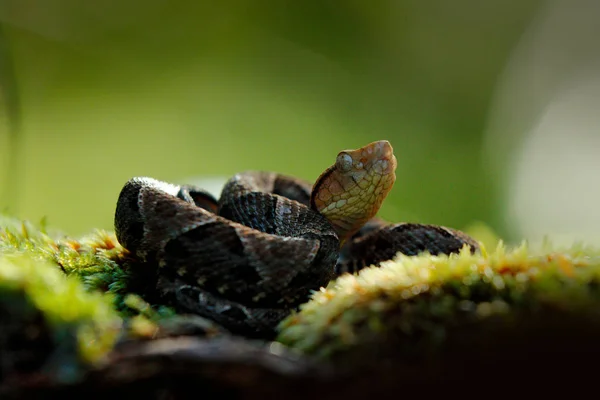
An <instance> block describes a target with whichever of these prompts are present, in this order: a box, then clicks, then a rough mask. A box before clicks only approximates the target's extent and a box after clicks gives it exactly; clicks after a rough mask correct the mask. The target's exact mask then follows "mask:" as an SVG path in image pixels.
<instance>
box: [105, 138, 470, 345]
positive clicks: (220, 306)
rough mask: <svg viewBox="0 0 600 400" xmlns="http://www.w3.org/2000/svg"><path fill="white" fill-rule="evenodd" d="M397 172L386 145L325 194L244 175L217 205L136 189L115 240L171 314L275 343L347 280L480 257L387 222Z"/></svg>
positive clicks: (341, 159) (263, 175)
mask: <svg viewBox="0 0 600 400" xmlns="http://www.w3.org/2000/svg"><path fill="white" fill-rule="evenodd" d="M396 167H397V159H396V157H395V155H394V151H393V148H392V146H391V144H390V142H389V141H387V140H379V141H375V142H372V143H369V144H367V145H365V146H363V147H360V148H358V149H354V150H343V151H341V152H339V153H338V155H337V157H336V160H335V163H334V164H333V165H332V166H330V167H329V168H327V169H325V170H324V172H323V173H322V174H321V175H320V176H319V177H318V178H317V180H316V181H315V182H314V184H311V183H310V182H308V181H305V180H303V179H300V178H296V177H293V176H288V175H284V174H279V173H276V172H269V171H245V172H241V173H238V174H235V175H234V176H233V177H232V178H230V179H229V180H228V181H227V182H226V183H225V185H224V187H223V189H222V192H221V195H220V197H219V198H218V199H217V198H215V197H214V196H213V195H211V194H210V193H209V192H207V191H205V190H203V189H202V188H199V187H196V186H193V185H175V184H171V183H167V182H163V181H159V180H156V179H153V178H150V177H135V178H132V179H130V180H129V181H127V182H126V184H125V185H124V186H123V188H122V190H121V192H120V194H119V198H118V201H117V206H116V211H115V220H114V224H115V233H116V236H117V239H118V241H119V242H120V244H121V245H122V246H123V247H124V248H125V249H126V250H127V251H129V252H130V253H131V254H132V256H133V258H134V259H135V260H137V261H139V263H140V264H142V265H143V266H144V267H143V268H144V270H145V271H146V273H147V275H148V276H149V277H150V279H151V282H152V284H151V285H150V286H151V287H152V289H153V290H154V292H155V293H156V296H158V298H159V299H160V301H161V302H163V303H165V304H167V305H169V306H172V307H174V308H175V309H176V311H177V312H180V313H184V314H195V315H199V316H202V317H205V318H208V319H210V320H212V321H214V322H216V323H217V324H220V325H221V326H223V327H224V328H226V329H228V330H229V331H231V332H234V333H237V334H241V335H245V336H248V337H269V335H273V332H275V330H276V327H277V325H278V324H279V322H281V321H282V320H283V319H284V318H285V317H287V316H288V315H289V314H290V313H291V312H292V311H294V310H297V309H298V308H299V306H300V305H301V304H302V303H305V302H306V301H308V299H309V298H310V295H311V293H313V292H314V291H317V290H319V289H320V288H322V287H325V286H326V285H327V284H328V283H329V282H330V281H332V280H334V279H335V278H336V277H338V276H340V275H341V274H345V273H356V272H358V271H360V270H361V269H363V268H366V267H369V266H373V267H377V266H379V265H380V264H381V263H382V262H383V261H387V260H391V259H393V258H394V256H395V255H396V254H397V253H402V254H405V255H409V256H410V255H417V254H420V253H423V252H429V253H430V254H432V255H437V254H452V253H457V252H459V251H460V250H461V249H462V248H463V247H465V246H466V247H468V248H470V251H471V252H475V251H478V250H479V244H478V242H477V241H476V240H475V239H473V238H471V237H470V236H468V235H467V234H465V233H463V232H461V231H458V230H455V229H452V228H447V227H443V226H438V225H428V224H420V223H408V222H406V223H389V222H386V221H384V220H382V219H380V218H378V217H376V214H377V212H378V211H379V209H380V207H381V205H382V202H383V201H384V199H385V198H386V196H387V195H388V193H389V192H390V191H391V189H392V187H393V185H394V182H395V180H396V175H395V170H396Z"/></svg>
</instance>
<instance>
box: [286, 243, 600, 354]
mask: <svg viewBox="0 0 600 400" xmlns="http://www.w3.org/2000/svg"><path fill="white" fill-rule="evenodd" d="M598 283H600V252H599V251H598V250H596V249H591V248H585V247H583V246H573V247H572V248H570V249H566V250H562V251H558V250H552V249H551V248H550V247H549V246H546V247H545V248H544V249H542V250H539V251H533V250H530V249H528V247H527V246H526V245H523V246H520V247H518V248H515V249H511V250H507V249H506V248H505V247H504V246H503V245H502V244H500V245H499V246H498V247H497V248H496V249H495V251H493V252H491V253H489V254H488V253H487V252H486V251H485V249H483V251H482V253H481V254H471V253H470V252H469V251H467V250H464V251H462V252H461V253H460V254H456V255H450V256H431V255H428V254H423V255H421V256H418V257H407V256H403V255H399V256H398V257H397V258H396V259H395V260H394V261H390V262H386V263H384V264H383V265H382V266H381V267H380V268H367V269H364V270H362V271H360V272H359V273H358V274H356V275H350V274H346V275H344V276H341V277H339V278H338V279H337V280H335V281H333V282H331V283H330V285H329V286H328V287H327V288H326V289H322V290H321V291H319V292H316V293H314V295H313V296H312V299H311V300H310V301H309V302H308V303H306V304H304V305H303V306H302V307H301V311H300V312H298V313H294V314H292V315H291V316H290V317H288V318H287V319H286V320H284V321H283V322H282V323H281V325H280V327H279V328H280V334H279V337H278V340H279V341H281V342H283V343H285V344H287V345H289V346H291V347H293V348H296V349H298V350H300V351H302V352H306V353H311V354H315V355H317V356H321V357H325V356H329V355H331V354H333V353H336V352H339V351H343V350H344V349H348V348H351V347H353V346H355V345H357V344H360V343H362V342H364V341H365V340H366V338H372V337H374V336H377V335H379V334H385V333H386V332H387V331H388V330H389V329H391V327H392V326H393V329H395V330H396V332H398V331H399V332H401V333H402V335H403V336H404V337H406V338H407V346H408V347H407V348H411V346H412V348H416V347H417V345H418V346H422V348H426V349H434V348H436V347H438V346H443V343H444V340H445V338H446V333H447V331H448V329H449V328H451V327H456V326H460V325H461V324H463V325H466V324H467V323H471V322H481V321H485V320H486V319H487V318H490V317H492V316H498V315H510V314H511V313H513V312H515V311H519V310H524V309H527V310H529V311H532V312H535V310H536V308H538V307H552V308H554V309H557V310H562V311H568V312H573V313H580V314H581V313H584V314H585V313H587V314H589V315H591V316H596V317H597V312H596V310H597V309H599V306H600V289H599V286H600V285H598Z"/></svg>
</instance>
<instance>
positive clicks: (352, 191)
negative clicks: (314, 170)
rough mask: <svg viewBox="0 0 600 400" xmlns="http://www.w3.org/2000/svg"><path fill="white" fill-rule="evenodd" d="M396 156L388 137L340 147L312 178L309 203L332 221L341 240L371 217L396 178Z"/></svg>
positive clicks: (350, 234) (377, 209) (344, 239)
mask: <svg viewBox="0 0 600 400" xmlns="http://www.w3.org/2000/svg"><path fill="white" fill-rule="evenodd" d="M395 171H396V157H395V156H394V150H393V149H392V145H391V144H390V142H388V141H387V140H379V141H377V142H373V143H369V144H368V145H366V146H364V147H361V148H359V149H356V150H344V151H341V152H340V153H339V154H338V155H337V158H336V161H335V164H334V165H332V166H331V167H329V168H327V170H325V172H323V173H322V174H321V176H319V178H318V179H317V181H316V182H315V184H314V186H313V190H312V194H311V199H310V203H311V206H312V208H313V209H314V210H317V211H318V212H320V213H321V214H323V215H324V216H325V217H326V218H327V219H328V220H329V222H330V223H331V224H332V225H333V227H334V229H335V231H336V232H337V234H338V237H339V239H340V242H341V243H342V244H343V243H344V242H345V241H346V239H348V238H349V237H350V236H352V235H353V234H354V233H355V232H356V231H358V230H359V229H360V228H361V227H362V226H363V225H364V224H365V223H366V222H367V221H368V220H370V219H371V218H373V217H374V216H375V214H377V211H379V207H381V203H382V202H383V200H384V199H385V197H386V196H387V194H388V193H389V192H390V190H391V189H392V186H393V185H394V181H395V180H396V174H395Z"/></svg>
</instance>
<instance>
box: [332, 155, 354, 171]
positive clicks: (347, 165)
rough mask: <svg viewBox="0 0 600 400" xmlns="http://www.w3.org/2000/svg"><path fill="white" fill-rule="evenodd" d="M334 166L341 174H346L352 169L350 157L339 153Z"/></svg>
mask: <svg viewBox="0 0 600 400" xmlns="http://www.w3.org/2000/svg"><path fill="white" fill-rule="evenodd" d="M335 164H336V165H337V166H338V168H339V169H340V170H341V171H342V172H348V171H350V170H351V169H352V157H350V154H348V153H340V154H338V156H337V160H336V161H335Z"/></svg>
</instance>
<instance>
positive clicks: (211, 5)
mask: <svg viewBox="0 0 600 400" xmlns="http://www.w3.org/2000/svg"><path fill="white" fill-rule="evenodd" d="M539 3H540V2H538V1H531V0H488V1H484V2H482V1H480V0H463V1H444V0H435V1H419V0H389V1H374V2H366V1H356V0H354V1H345V2H341V1H340V2H336V1H291V0H284V1H278V2H275V1H242V0H237V1H231V2H226V3H218V2H202V1H179V2H167V1H164V0H145V1H140V0H120V1H115V0H104V1H96V2H92V1H81V0H3V1H2V2H1V3H0V17H1V20H0V23H1V24H2V32H3V37H2V46H3V47H2V48H3V49H5V50H6V51H4V54H2V60H3V62H2V69H0V72H1V73H2V76H1V77H0V79H1V82H2V87H3V90H4V92H3V93H4V96H3V99H4V100H5V101H4V103H3V106H4V107H3V112H4V111H7V110H8V106H10V104H12V102H14V100H15V99H16V98H17V96H18V100H19V104H20V114H21V115H20V120H21V126H20V129H19V131H18V138H17V142H13V143H12V145H10V130H9V126H10V125H9V123H8V116H9V115H11V113H10V112H4V117H5V118H4V121H3V124H2V127H1V128H0V129H2V130H1V131H0V146H1V151H0V157H1V159H0V162H1V165H2V171H3V173H2V175H1V177H0V179H2V183H3V185H2V186H1V187H2V188H3V191H4V192H3V193H2V199H3V200H2V201H3V203H4V204H3V206H4V207H5V210H8V212H10V213H12V214H15V215H17V216H18V217H21V218H26V219H29V220H33V221H37V220H39V219H41V218H42V217H44V216H45V217H47V219H48V222H49V224H50V225H52V226H56V227H59V228H61V229H63V230H64V231H66V232H68V233H69V234H72V235H78V234H83V233H86V232H89V231H90V230H91V229H93V228H96V227H98V228H106V229H111V228H112V218H113V212H114V206H115V202H116V199H117V196H118V194H119V190H120V189H121V187H122V185H123V184H124V183H125V182H126V181H127V180H128V179H129V178H131V177H133V176H152V177H155V178H157V179H161V180H167V181H173V182H184V181H189V180H190V179H192V178H202V177H228V176H231V175H232V174H233V173H235V172H238V171H240V170H245V169H267V170H274V171H279V172H282V173H286V174H292V175H296V176H299V177H302V178H305V179H309V180H314V179H316V178H317V177H318V175H319V174H320V172H321V171H323V170H324V169H325V168H326V167H327V166H329V165H331V164H332V163H333V162H334V160H335V156H336V154H337V152H338V151H340V150H342V149H346V148H356V147H359V146H362V145H364V144H366V143H368V142H371V141H374V140H379V139H388V140H389V141H390V142H391V143H392V145H393V146H394V149H395V152H396V155H397V157H398V171H397V176H398V179H397V181H396V185H395V187H394V189H393V190H392V193H391V194H390V196H389V197H388V200H387V201H386V202H385V203H384V206H383V208H382V210H381V213H380V215H381V216H382V217H384V218H386V219H389V220H392V221H420V222H424V223H436V224H444V225H448V226H453V227H456V228H465V227H468V226H469V225H470V224H472V223H474V222H476V221H483V222H485V223H486V224H488V225H489V226H490V227H491V228H492V229H494V230H495V231H497V232H498V233H499V234H500V235H502V236H504V237H506V238H507V239H515V237H514V236H513V237H511V234H512V231H511V229H510V226H508V224H507V223H506V220H505V218H504V216H503V214H502V212H500V208H499V204H500V203H501V199H502V190H503V189H502V185H499V184H497V183H498V182H500V181H501V180H502V177H501V176H499V175H498V172H497V171H498V169H491V168H489V165H488V163H487V162H486V157H485V153H483V152H482V151H481V149H482V146H483V135H484V130H485V127H486V118H487V115H488V112H489V108H490V101H491V98H492V95H493V92H494V88H495V85H496V83H497V81H498V79H499V76H500V75H501V74H502V71H503V69H504V68H505V64H506V63H507V60H508V58H509V56H510V54H511V51H512V49H513V48H514V47H515V45H516V43H517V42H518V41H519V39H520V37H521V35H522V34H523V32H524V30H525V29H526V27H527V26H528V24H529V23H530V21H531V19H532V18H533V16H534V15H535V13H536V11H537V10H538V7H539V5H540V4H539ZM7 56H9V58H7ZM11 65H12V66H13V67H14V72H15V73H14V77H11V74H10V70H11V68H10V66H11ZM11 99H12V100H11ZM15 144H16V146H15ZM11 151H13V152H15V153H13V156H14V157H15V159H16V160H17V161H16V163H15V165H12V166H11V165H10V164H9V154H11ZM494 171H496V172H494ZM11 180H12V182H14V184H12V186H10V185H11V184H10V183H7V182H10V181H11ZM6 187H10V189H9V192H7V190H6V189H5V188H6Z"/></svg>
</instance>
